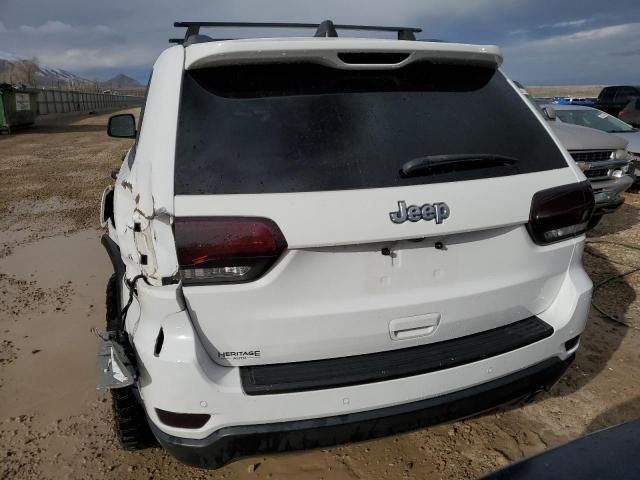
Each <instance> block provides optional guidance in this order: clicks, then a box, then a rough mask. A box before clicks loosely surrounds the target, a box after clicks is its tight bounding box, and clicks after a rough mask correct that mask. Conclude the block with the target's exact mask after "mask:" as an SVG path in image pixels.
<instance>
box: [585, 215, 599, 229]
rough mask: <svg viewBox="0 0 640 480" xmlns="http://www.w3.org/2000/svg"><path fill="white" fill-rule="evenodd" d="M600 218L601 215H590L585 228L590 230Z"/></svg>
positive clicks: (596, 224)
mask: <svg viewBox="0 0 640 480" xmlns="http://www.w3.org/2000/svg"><path fill="white" fill-rule="evenodd" d="M600 220H602V215H592V216H591V218H590V219H589V223H587V230H592V229H594V228H596V227H597V226H598V224H599V223H600Z"/></svg>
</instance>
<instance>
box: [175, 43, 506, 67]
mask: <svg viewBox="0 0 640 480" xmlns="http://www.w3.org/2000/svg"><path fill="white" fill-rule="evenodd" d="M354 53H367V54H376V53H378V54H389V53H396V54H404V55H395V56H389V55H380V56H379V57H380V58H381V59H384V60H382V61H380V62H377V61H376V62H375V63H360V62H358V63H347V62H346V61H345V58H344V57H345V55H344V54H354ZM340 57H342V58H340ZM372 57H374V56H372ZM391 57H396V58H395V60H396V61H394V63H388V62H389V60H388V59H389V58H391ZM397 60H399V61H397ZM416 60H433V61H435V62H441V63H466V64H470V65H477V66H484V67H487V68H494V69H495V68H498V67H499V66H500V65H501V64H502V52H501V51H500V49H499V48H498V47H496V46H493V45H466V44H460V43H443V42H417V41H411V40H388V39H371V38H368V39H363V38H331V39H318V38H281V39H277V38H270V39H256V40H228V41H224V42H207V43H199V44H193V45H190V46H188V47H187V48H185V65H184V66H185V69H186V70H191V69H197V68H203V67H212V66H223V65H238V64H243V63H244V64H246V63H273V62H278V63H282V62H313V63H320V64H324V65H327V66H330V67H334V68H341V69H352V70H366V69H381V68H389V69H392V68H401V67H403V66H405V65H407V64H409V63H412V62H415V61H416Z"/></svg>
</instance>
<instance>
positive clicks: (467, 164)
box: [400, 153, 518, 177]
mask: <svg viewBox="0 0 640 480" xmlns="http://www.w3.org/2000/svg"><path fill="white" fill-rule="evenodd" d="M517 163H518V160H517V159H515V158H513V157H507V156H505V155H495V154H492V153H468V154H467V153H465V154H454V155H428V156H426V157H418V158H414V159H412V160H409V161H408V162H406V163H405V164H404V165H402V168H401V169H400V175H401V176H402V177H419V176H422V175H431V174H435V173H445V172H452V171H459V170H476V169H481V168H491V167H512V166H514V165H516V164H517Z"/></svg>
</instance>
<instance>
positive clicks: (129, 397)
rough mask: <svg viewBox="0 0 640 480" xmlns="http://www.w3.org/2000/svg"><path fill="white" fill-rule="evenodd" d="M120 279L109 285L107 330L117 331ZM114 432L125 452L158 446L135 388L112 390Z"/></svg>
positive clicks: (112, 277)
mask: <svg viewBox="0 0 640 480" xmlns="http://www.w3.org/2000/svg"><path fill="white" fill-rule="evenodd" d="M118 288H119V286H118V279H117V278H116V276H115V275H112V276H111V278H110V279H109V282H108V283H107V330H109V331H114V330H117V329H118V327H119V325H118V302H117V298H118V296H117V289H118ZM111 401H112V410H113V423H114V425H113V426H114V431H115V433H116V437H118V441H119V442H120V445H121V446H122V448H123V449H125V450H139V449H142V448H146V447H150V446H153V445H155V444H156V440H155V437H154V436H153V434H152V433H151V429H150V428H149V424H148V423H147V416H146V414H145V412H144V409H143V408H142V405H140V402H138V399H137V398H136V395H135V392H134V389H133V387H125V388H116V389H113V390H111Z"/></svg>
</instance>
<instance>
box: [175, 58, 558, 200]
mask: <svg viewBox="0 0 640 480" xmlns="http://www.w3.org/2000/svg"><path fill="white" fill-rule="evenodd" d="M470 153H471V154H474V153H485V154H486V153H488V154H497V155H504V156H509V157H514V158H516V159H518V164H517V170H516V169H514V168H505V167H504V166H496V167H488V168H485V169H467V170H462V171H448V172H444V173H440V174H437V175H430V176H421V177H412V178H402V177H401V176H400V173H399V172H400V169H401V167H402V165H403V164H404V163H405V162H407V161H409V160H411V159H415V158H417V157H422V156H426V155H436V154H470ZM566 166H567V164H566V161H565V159H564V157H563V156H562V153H561V152H560V150H559V149H558V148H557V146H556V145H555V143H554V142H553V141H552V139H551V138H550V137H549V135H548V134H547V132H546V130H545V129H544V128H543V126H542V125H541V124H540V122H539V120H538V119H537V117H536V116H535V115H534V114H533V113H532V112H531V110H530V109H529V107H528V105H527V104H526V103H525V102H523V101H522V99H521V98H520V96H519V95H518V94H517V92H516V91H515V90H514V89H513V88H512V87H511V86H510V85H509V84H508V82H507V80H506V79H505V78H504V76H503V75H502V73H500V72H497V71H494V70H493V69H487V68H480V67H474V66H469V65H443V64H432V63H429V62H421V63H413V64H410V65H408V66H406V67H403V68H401V69H396V70H341V69H334V68H330V67H326V66H322V65H317V64H271V65H244V66H229V67H216V68H206V69H199V70H193V71H187V72H185V77H184V81H183V86H182V98H181V105H180V118H179V122H178V136H177V145H176V168H175V192H176V194H214V193H220V194H232V193H275V192H306V191H322V190H347V189H359V188H380V187H393V186H403V185H416V184H427V183H440V182H452V181H460V180H471V179H477V178H487V177H495V176H504V175H512V174H515V173H530V172H537V171H541V170H549V169H554V168H562V167H566Z"/></svg>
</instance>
